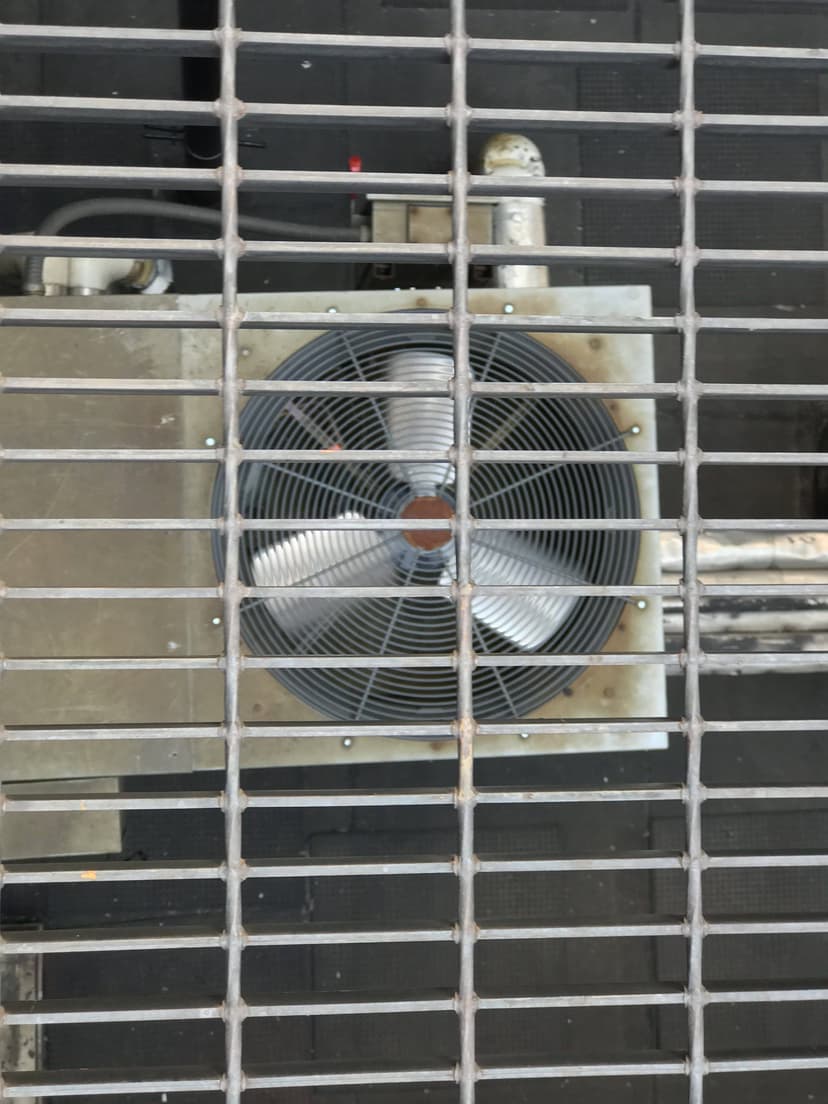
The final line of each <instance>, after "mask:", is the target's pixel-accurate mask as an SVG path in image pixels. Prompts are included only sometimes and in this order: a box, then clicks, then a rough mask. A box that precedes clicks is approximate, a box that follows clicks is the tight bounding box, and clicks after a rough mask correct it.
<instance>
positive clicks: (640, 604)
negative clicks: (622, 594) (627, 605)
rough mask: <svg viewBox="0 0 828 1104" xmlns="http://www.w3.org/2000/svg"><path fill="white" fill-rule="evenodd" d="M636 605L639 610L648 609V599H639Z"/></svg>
mask: <svg viewBox="0 0 828 1104" xmlns="http://www.w3.org/2000/svg"><path fill="white" fill-rule="evenodd" d="M635 604H636V605H637V606H638V608H639V609H640V610H645V609H646V608H647V599H646V598H639V599H638V601H637V602H636V603H635Z"/></svg>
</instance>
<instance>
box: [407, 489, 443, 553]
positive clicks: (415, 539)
mask: <svg viewBox="0 0 828 1104" xmlns="http://www.w3.org/2000/svg"><path fill="white" fill-rule="evenodd" d="M400 517H401V518H404V519H410V518H437V519H439V520H448V519H449V518H453V517H454V510H452V508H451V506H449V504H448V503H447V502H446V500H445V499H444V498H438V497H437V496H436V495H422V497H420V498H415V499H412V501H411V502H409V503H408V505H407V506H406V507H405V508H404V509H403V511H402V513H401V514H400ZM403 536H404V537H405V539H406V540H407V541H408V543H409V544H411V545H413V546H414V547H415V548H422V549H423V550H424V551H426V552H431V551H432V550H433V549H434V548H439V547H440V545H441V544H445V543H446V541H448V540H450V539H451V530H450V529H405V530H403Z"/></svg>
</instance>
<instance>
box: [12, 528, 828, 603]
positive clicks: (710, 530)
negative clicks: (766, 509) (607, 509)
mask: <svg viewBox="0 0 828 1104" xmlns="http://www.w3.org/2000/svg"><path fill="white" fill-rule="evenodd" d="M239 524H240V526H241V528H242V530H243V531H244V530H263V531H264V530H274V531H280V530H283V529H284V530H294V531H295V530H301V529H318V530H326V529H340V530H349V529H357V530H358V529H365V530H386V531H396V530H397V529H398V528H399V521H398V519H397V518H360V519H359V520H356V519H353V518H343V517H330V518H316V517H314V518H242V519H240V522H239ZM433 524H434V523H433V522H430V521H428V520H427V519H425V518H406V522H405V528H406V529H411V530H415V529H423V530H430V529H431V528H432V527H433ZM440 524H441V526H444V527H445V528H447V529H451V528H452V527H453V524H454V523H453V521H452V520H451V519H446V521H445V522H442V521H441V523H440ZM471 525H472V528H473V529H481V530H484V531H486V530H497V529H506V530H510V531H511V530H513V529H515V528H517V527H518V526H520V527H522V528H523V529H525V530H527V531H546V530H548V531H551V532H554V531H577V532H582V531H584V530H592V529H624V530H626V531H642V532H644V531H655V532H668V533H672V532H681V531H682V529H683V528H684V522H683V519H682V518H598V517H596V518H473V519H472V521H471ZM223 527H224V522H223V520H222V519H221V518H215V517H210V518H180V517H179V518H150V517H146V518H143V517H132V518H114V517H113V518H109V517H106V518H91V517H82V518H58V517H36V518H18V517H7V518H0V532H2V531H3V530H6V531H8V532H12V531H21V532H53V531H60V530H65V531H67V532H80V531H84V530H89V531H106V530H116V531H117V530H121V529H123V530H148V531H162V532H168V531H169V532H175V531H177V530H181V531H184V532H191V531H196V532H199V531H204V532H210V531H212V530H219V531H222V529H223ZM699 531H700V532H702V533H714V532H744V533H750V532H757V531H758V532H791V533H803V532H810V531H814V532H820V533H823V532H826V531H828V519H825V518H822V519H820V518H702V519H700V530H699ZM763 593H764V591H763Z"/></svg>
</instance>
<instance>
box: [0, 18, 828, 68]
mask: <svg viewBox="0 0 828 1104" xmlns="http://www.w3.org/2000/svg"><path fill="white" fill-rule="evenodd" d="M3 48H10V49H14V50H36V51H43V52H45V51H49V52H60V51H71V52H90V53H93V52H99V51H100V52H109V51H116V52H122V51H126V52H129V53H132V52H135V51H146V52H149V53H152V54H157V53H170V54H173V55H174V56H177V57H215V56H216V55H217V54H218V52H219V46H218V42H217V38H216V34H215V33H214V32H212V31H209V30H179V29H167V28H164V29H153V28H143V27H140V28H138V27H71V26H64V25H39V26H34V25H27V24H13V23H11V24H5V25H3V26H0V49H3ZM450 49H451V46H450V42H449V41H448V40H447V39H446V38H438V37H429V36H424V35H419V36H415V35H405V36H403V35H358V34H312V33H295V32H293V33H291V32H286V31H279V32H278V33H273V32H268V31H245V30H240V31H238V34H237V52H238V54H239V55H240V56H242V57H245V56H248V55H255V54H264V55H266V56H273V55H276V56H283V57H284V56H287V57H289V56H291V55H293V56H300V57H303V58H307V57H322V58H326V57H333V58H336V59H355V58H377V59H385V60H397V59H408V60H420V61H446V60H448V57H449V55H450ZM696 50H697V58H696V60H697V62H698V63H706V62H709V63H723V64H727V65H733V64H734V63H743V64H746V65H770V66H782V67H792V68H800V67H806V68H808V67H817V68H822V67H824V66H825V65H826V64H828V50H824V49H818V48H814V47H791V46H783V47H778V46H736V45H729V44H728V45H720V44H697V46H696ZM679 53H680V43H666V42H665V43H662V42H592V41H589V42H578V41H575V40H571V41H570V40H566V41H554V40H551V41H545V42H544V41H537V40H526V39H519V38H506V39H495V38H479V37H470V38H469V39H468V56H469V59H470V60H471V61H517V62H523V63H528V62H544V61H550V60H554V61H557V62H566V63H579V62H580V63H584V62H589V63H596V62H605V61H609V62H630V63H635V64H640V63H642V62H666V63H673V62H675V61H676V59H677V57H678V56H679Z"/></svg>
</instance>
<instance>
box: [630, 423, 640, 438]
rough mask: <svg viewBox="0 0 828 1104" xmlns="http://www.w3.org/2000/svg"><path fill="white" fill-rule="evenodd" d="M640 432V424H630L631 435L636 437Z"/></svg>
mask: <svg viewBox="0 0 828 1104" xmlns="http://www.w3.org/2000/svg"><path fill="white" fill-rule="evenodd" d="M640 432H641V426H640V425H632V426H630V433H631V434H632V435H633V437H637V436H638V434H639V433H640Z"/></svg>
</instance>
